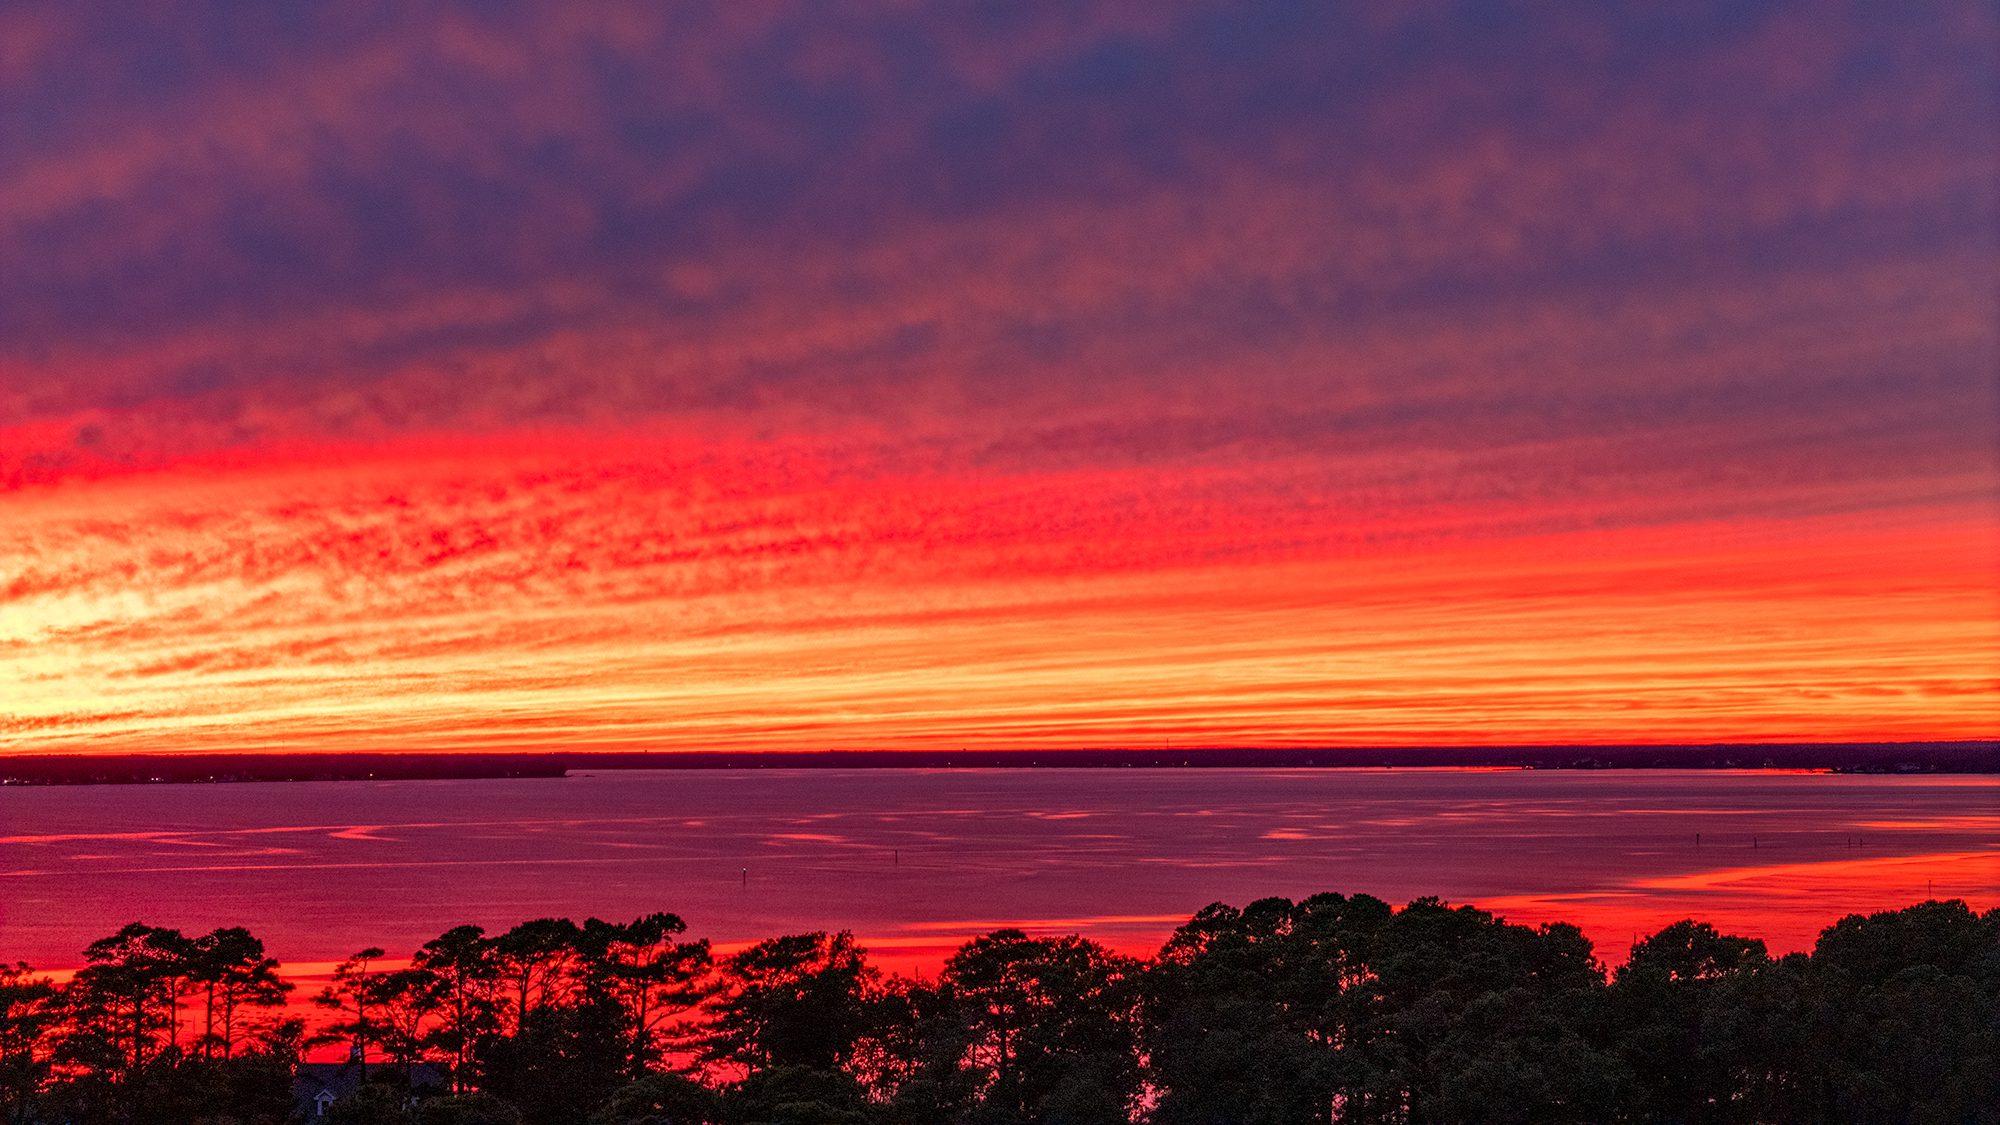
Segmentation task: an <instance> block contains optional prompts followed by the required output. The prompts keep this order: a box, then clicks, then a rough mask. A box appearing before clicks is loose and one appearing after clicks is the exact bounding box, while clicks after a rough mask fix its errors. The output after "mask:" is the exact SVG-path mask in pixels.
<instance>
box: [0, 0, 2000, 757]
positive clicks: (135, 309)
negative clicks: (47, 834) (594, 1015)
mask: <svg viewBox="0 0 2000 1125" xmlns="http://www.w3.org/2000/svg"><path fill="white" fill-rule="evenodd" d="M1996 41H2000V28H1996V25H1995V20H1994V16H1993V12H1992V9H1991V6H1990V5H1987V4H1984V3H1980V2H1978V0H1962V2H1960V0H1949V2H1946V3H1941V4H1935V5H1925V6H1923V7H1922V8H1921V10H1918V9H1915V8H1906V7H1897V6H1883V5H1866V4H1849V3H1837V2H1833V0H1824V2H1775V0H1773V2H1759V3H1743V2H1724V0H1716V2H1713V3H1694V4H1682V5H1674V6H1672V7H1671V8H1668V9H1663V8H1661V7H1660V6H1658V5H1653V4H1642V3H1633V4H1611V5H1595V6H1589V7H1578V8H1576V9H1574V10H1570V11H1561V10H1557V9H1552V8H1547V7H1541V6H1533V5H1513V4H1495V3H1486V2H1483V0H1482V2H1472V0H1465V2H1459V3H1453V2H1444V0H1440V2H1436V3H1423V4H1410V5H1398V6H1395V8H1394V10H1393V11H1365V10H1359V9H1357V7H1356V6H1346V5H1330V4H1319V3H1304V2H1296V3H1295V2H1280V0H1257V2H1253V3H1248V4H1240V3H1232V4H1222V3H1210V2H1197V0H1146V2H1140V3H1115V2H1102V3H1092V4H1053V3H1051V4H1043V3H1007V4H994V5H972V6H955V5H942V6H940V5H927V4H916V3H900V2H882V3H872V4H854V5H849V4H843V5H824V4H810V3H775V2H773V3H717V4H694V3H687V4H673V5H650V6H634V7H632V8H627V9H619V10H616V11H600V10H596V9H589V10H585V9H582V8H575V7H572V6H562V5H553V6H552V5H528V4H491V5H479V6H477V7H476V9H464V8H458V7H453V6H444V5H429V4H370V3H359V4H341V5H309V4H299V5H290V4H275V5H263V4H259V5H242V4H234V3H223V2H220V0H217V2H212V3H196V4H180V5H173V6H160V7H145V6H142V10H139V11H136V12H135V11H133V10H132V8H131V6H129V5H112V4H96V3H89V2H85V3H70V4H21V5H13V6H10V7H9V8H8V9H7V10H6V11H5V12H0V261H5V262H6V263H7V265H6V268H5V269H0V612H4V613H5V614H6V617H5V619H4V620H5V624H4V626H3V627H0V628H4V632H0V744H5V745H7V746H10V747H42V746H73V747H76V748H79V749H89V748H120V747H126V746H134V745H145V746H155V747H195V746H201V747H216V746H231V745H249V744H252V743H255V742H257V741H258V740H260V739H262V740H269V741H271V742H272V743H273V744H282V745H292V744H300V745H305V744H311V745H335V744H343V743H351V744H354V745H361V744H370V745H373V744H383V743H386V744H397V745H400V744H409V745H424V746H440V747H466V746H475V745H488V744H510V745H511V744H523V745H526V744H560V745H569V744H576V745H586V744H600V743H602V744H619V745H625V744H631V745H645V744H652V743H653V742H656V741H664V742H669V743H673V744H684V745H697V744H700V745H706V744H732V745H734V744H742V745H768V746H780V745H792V744H799V743H806V744H814V745H818V744H844V745H845V744H854V745H858V744H893V745H905V744H908V745H919V744H921V745H932V744H936V745H955V744H960V742H963V741H980V740H982V739H983V740H985V741H987V742H992V743H1000V744H1013V743H1017V742H1031V743H1049V744H1056V743H1069V742H1086V743H1092V744H1098V743H1105V742H1112V743H1115V742H1119V741H1127V740H1130V739H1132V738H1134V737H1138V736H1139V735H1142V734H1146V733H1147V732H1154V731H1157V732H1166V733H1172V732H1182V733H1184V734H1185V735H1187V736H1189V737H1196V738H1206V739H1210V740H1214V741H1228V742H1266V741H1278V742H1312V741H1371V740H1389V741H1412V740H1417V741H1422V740H1443V741H1460V740H1467V739H1471V738H1475V737H1480V738H1483V737H1486V734H1485V732H1496V733H1494V734H1493V737H1495V738H1497V739H1499V740H1502V741H1505V740H1509V739H1510V738H1515V739H1545V738H1589V737H1596V736H1603V737H1616V738H1642V737H1651V736H1655V735H1657V736H1660V737H1725V736H1728V737H1734V736H1750V735H1757V734H1760V733H1761V734H1768V735H1771V736H1796V737H1834V736H1840V737H1876V736H1882V737H1887V736H1890V735H1895V734H1927V735H1935V736H1940V737H1942V736H1947V735H1952V736H1962V735H1990V734H1992V733H1993V732H1994V722H1993V719H1994V717H1995V708H1994V705H1993V703H1992V700H1991V696H1990V694H1984V695H1983V694H1982V692H1985V691H1987V689H1989V688H1990V686H1991V684H1990V680H1991V677H1990V675H1986V673H1985V672H1984V671H1982V669H1985V670H1990V669H1991V667H1993V666H1994V664H1995V663H1996V661H2000V645H1996V643H1995V628H1994V627H1993V625H1992V620H1993V617H1994V615H1993V613H1992V612H1991V610H1992V607H1991V602H1990V597H1986V596H1984V595H1982V594H1981V593H1979V590H1980V588H1981V586H1982V584H1989V583H1990V580H1991V579H1993V578H1994V577H1996V574H1995V566H1996V564H1995V561H1994V555H1993V550H1994V543H1995V542H1996V541H2000V535H1996V530H1997V529H1996V527H1995V521H1994V517H1993V514H1992V513H1993V511H1994V510H1995V509H1994V505H1995V504H1996V503H2000V454H1996V449H2000V389H1996V385H1995V380H1994V378H1993V373H1994V371H1995V370H1996V369H2000V318H1996V313H1995V305H1994V293H1995V292H1996V291H2000V265H1996V263H2000V237H1997V236H1996V229H2000V219H1996V188H1995V184H1996V183H2000V155H1996V153H2000V146H1997V145H1996V138H1995V133H1994V129H1993V122H1994V121H1995V120H1996V119H2000V112H1996V111H2000V106H1996V104H1995V100H1996V95H1995V90H1996V86H2000V82H1997V81H1996V79H2000V62H1996V47H1995V43H1996ZM1773 544H1790V545H1792V546H1793V547H1794V548H1795V549H1796V551H1807V550H1810V551H1811V552H1814V553H1815V554H1814V556H1813V557H1812V558H1810V559H1801V558H1798V557H1792V556H1788V555H1785V554H1783V553H1782V552H1781V553H1778V554H1774V553H1773V550H1774V548H1773V546H1772V545H1773ZM1495 575H1498V576H1500V577H1495ZM1871 591H1873V592H1872V593H1871ZM1743 607H1750V608H1747V609H1746V608H1743ZM1738 622H1740V627H1738V625H1737V624H1735V623H1738ZM1982 675H1985V676H1986V678H1985V680H1984V681H1982V680H1981V676H1982ZM1982 683H1984V684H1985V686H1984V687H1982V686H1981V685H1982ZM1884 693H1888V694H1884ZM468 714H478V715H481V716H485V717H483V718H481V719H479V720H477V723H476V725H478V726H479V727H480V729H469V728H468V722H467V720H466V719H465V716H466V715H468ZM489 719H490V722H489ZM974 732H977V733H976V734H975V733H974ZM955 740H956V741H955Z"/></svg>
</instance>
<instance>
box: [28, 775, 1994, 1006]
mask: <svg viewBox="0 0 2000 1125" xmlns="http://www.w3.org/2000/svg"><path fill="white" fill-rule="evenodd" d="M1697 834H1699V837H1700V840H1699V843H1697V840H1696V836H1697ZM1927 884H1928V886H1927ZM1322 890H1335V891H1342V892H1348V893H1353V892H1367V893H1369V894H1373V895H1377V896H1379V897H1382V898H1385V899H1388V900H1390V901H1393V902H1402V901H1407V900H1408V899H1410V898H1413V897H1416V896H1419V895H1439V896H1442V897H1444V898H1446V899H1448V900H1452V901H1457V902H1472V903H1476V904H1479V905H1482V906H1486V907H1488V908H1491V909H1494V910H1496V911H1498V912H1500V913H1502V914H1505V915H1506V916H1507V917H1509V918H1512V919H1514V920H1516V921H1523V922H1541V921H1546V920H1551V919H1558V918H1561V919H1570V920H1574V921H1576V922H1578V923H1580V924H1582V925H1583V926H1584V928H1585V930H1586V932H1588V933H1589V934H1590V936H1591V937H1592V938H1593V939H1594V940H1596V941H1597V942H1598V948H1599V954H1600V956H1602V957H1604V958H1605V959H1606V960H1609V961H1617V960H1621V959H1622V958H1623V955H1624V951H1625V949H1626V948H1627V946H1628V944H1629V942H1630V940H1631V937H1632V935H1633V934H1634V933H1643V932H1648V931H1651V930H1653V929H1657V928H1658V927H1659V926H1661V925H1664V924H1665V923H1667V922H1670V921H1672V920H1674V919H1677V918H1681V917H1687V916H1693V917H1697V918H1703V919H1707V920H1710V921H1713V922H1715V923H1716V924H1718V925H1721V926H1724V927H1725V928H1728V929H1731V930H1734V931H1736V932H1741V933H1747V934H1750V935H1753V936H1759V937H1763V938H1765V939H1767V940H1768V941H1769V942H1770V943H1771V945H1772V947H1773V948H1774V949H1775V950H1789V949H1799V948H1806V947H1809V946H1810V944H1811V942H1812V939H1813V937H1814V935H1815V934H1816V933H1817V932H1818V931H1819V929H1820V928H1821V927H1823V926H1824V925H1826V924H1828V923H1829V922H1831V921H1833V920H1834V919H1836V918H1838V917H1839V916H1841V915H1843V914H1846V913H1849V912H1853V911H1865V910H1876V909H1884V908H1888V907H1893V906H1900V905H1904V904H1907V903H1909V902H1913V901H1917V900H1920V899H1922V898H1924V897H1925V895H1926V894H1927V893H1934V894H1935V895H1936V896H1937V897H1941V898H1942V897H1948V896H1949V897H1961V898H1965V899H1968V900H1970V901H1971V902H1972V903H1973V905H1974V906H1975V907H1977V908H1981V909H1985V908H1990V907H1992V906H1994V905H2000V778H1993V777H1920V776H1918V777H1875V776H1838V775H1820V774H1766V773H1754V772H1742V773H1737V772H1727V773H1725V772H1527V771H1478V770H1463V771H1443V770H1137V769H1124V770H1117V769H1113V770H954V771H943V770H855V771H835V770H813V771H806V770H760V771H742V772H736V771H731V772H722V771H629V772H628V771H615V772H604V773H598V774H594V775H582V776H574V777H570V778H567V779H562V780H490V781H395V782H328V783H298V784H245V785H200V786H191V785H153V786H119V787H103V788H39V789H30V788H13V789H7V790H0V959H4V960H6V961H14V960H27V961H29V962H31V963H32V964H35V965H36V966H38V967H48V968H60V967H63V966H68V965H74V964H76V963H77V961H78V960H79V956H78V954H79V951H80V950H81V948H82V947H83V945H84V944H85V943H87V942H89V941H90V940H92V939H94V938H97V937H100V936H103V935H104V934H108V933H110V932H112V931H113V930H115V929H117V928H118V927H119V926H120V925H122V924H124V923H126V922H128V921H133V920H135V919H136V920H143V921H146V922H148V923H150V924H153V925H171V926H177V927H180V928H183V929H187V930H206V929H209V928H212V927H215V926H219V925H247V926H249V927H250V928H251V929H253V930H254V931H256V932H257V933H258V934H259V935H260V936H262V937H263V938H264V939H265V941H266V943H267V945H268V946H269V947H270V949H271V951H272V953H273V954H274V955H276V956H278V957H279V958H281V959H282V960H284V961H285V962H287V963H288V964H290V965H291V966H292V967H293V969H294V971H295V972H297V973H299V974H300V975H302V976H309V975H311V974H313V973H315V972H322V971H324V966H325V964H326V963H327V962H331V961H335V960H338V959H339V958H341V957H343V956H345V955H346V954H348V953H350V952H353V951H354V950H356V949H358V948H361V947H363V946H366V945H381V946H384V947H386V948H387V949H388V950H389V951H390V952H391V954H392V955H393V954H407V952H408V951H409V950H411V949H412V948H414V947H415V946H416V945H418V944H420V943H421V942H423V941H424V940H427V939H428V938H430V937H433V936H435V935H436V934H437V933H439V932H440V931H441V930H443V929H445V928H447V927H448V926H451V925H455V924H458V923H462V922H474V923H478V924H481V925H484V926H486V927H488V928H489V929H494V930H497V929H503V928H505V927H507V926H510V925H512V924H513V923H515V922H518V921H521V920H523V919H527V918H534V917H541V916H547V915H567V916H570V917H575V918H579V919H580V918H583V917H585V916H589V915H593V914H594V915H598V916H601V917H606V918H618V919H624V918H630V917H634V916H636V915H638V914H641V913H645V912H650V911H653V910H671V911H674V912H676V913H678V914H680V915H681V916H682V917H684V918H686V919H687V921H688V923H689V926H690V931H691V932H692V933H694V934H697V935H703V936H707V937H710V938H713V939H716V940H717V941H719V942H724V943H729V942H740V941H745V940H748V939H753V938H758V937H765V936H770V935H774V934H778V933H784V932H791V931H798V930H803V929H842V928H844V929H851V930H853V931H855V932H856V933H857V934H860V935H862V937H863V938H864V940H865V943H866V944H867V945H868V946H869V947H870V948H871V950H873V951H874V953H875V954H876V956H877V959H878V960H879V961H882V962H884V963H886V964H888V965H890V966H891V967H895V968H901V969H908V970H919V971H920V970H922V969H924V968H925V967H929V966H934V965H935V964H936V963H937V962H938V961H939V960H940V959H941V958H942V957H943V956H944V955H945V954H946V953H947V952H948V951H949V950H950V949H951V948H953V947H954V946H956V945H957V944H958V943H959V942H960V941H962V940H964V939H965V938H966V937H968V936H970V935H972V934H975V933H979V932H983V931H985V930H988V929H991V928H995V927H998V926H1002V925H1015V926H1021V927H1024V928H1026V929H1029V930H1031V931H1063V932H1068V931H1077V932H1082V933H1084V934H1087V935H1090V936H1093V937H1096V938H1098V939H1100V940H1103V941H1106V942H1108V943H1110V944H1112V945H1114V946H1117V947H1119V948H1121V949H1125V950H1127V951H1131V952H1146V951H1150V950H1151V949H1153V948H1156V947H1157V945H1158V943H1159V941H1160V940H1161V939H1162V938H1164V937H1165V936H1166V934H1167V933H1168V932H1169V931H1170V930H1171V929H1172V928H1173V926H1174V925H1175V923H1177V922H1178V921H1180V920H1182V919H1184V918H1185V917H1186V916H1187V915H1188V914H1190V913H1191V912H1193V911H1194V910H1196V909H1197V908H1199V907H1201V906H1203V905H1204V904H1206V903H1209V902H1212V901H1216V900H1222V901H1227V902H1233V903H1239V904H1240V903H1243V902H1247V901H1249V900H1251V899H1254V898H1258V897H1261V896H1265V895H1285V896H1288V897H1299V896H1303V895H1306V894H1310V893H1313V892H1315V891H1322Z"/></svg>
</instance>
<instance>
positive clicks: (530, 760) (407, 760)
mask: <svg viewBox="0 0 2000 1125" xmlns="http://www.w3.org/2000/svg"><path fill="white" fill-rule="evenodd" d="M1117 768H1140V769H1162V768H1174V769H1181V768H1186V769H1356V768H1366V769H1376V768H1395V769H1435V768H1458V769H1464V768H1491V769H1554V770H1578V769H1584V770H1602V769H1627V770H1647V769H1770V770H1823V771H1831V772H1836V773H1871V774H1935V773H1973V774H1990V773H2000V741H1995V740H1967V741H1962V742H1859V743H1855V742H1848V743H1832V742H1811V743H1715V744H1706V745H1681V746H1674V745H1640V746H1633V745H1620V746H1426V747H1310V748H1294V747H1262V748H1260V747H1198V748H1186V749H1173V748H1166V747H1149V748H1133V749H1117V750H957V751H929V750H800V751H721V750H686V751H651V752H647V751H637V752H595V753H592V752H581V753H579V752H550V753H497V754H496V753H465V754H437V753H406V754H383V753H367V754H112V755H67V756H65V755H53V754H36V755H22V756H17V757H8V758H0V785H16V786H23V785H131V784H149V783H177V784H189V783H220V782H252V781H367V780H375V781H385V780H470V779H499V778H560V777H562V776H564V775H565V774H567V773H569V772H571V771H574V770H618V769H693V770H717V769H736V770H741V769H1117Z"/></svg>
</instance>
